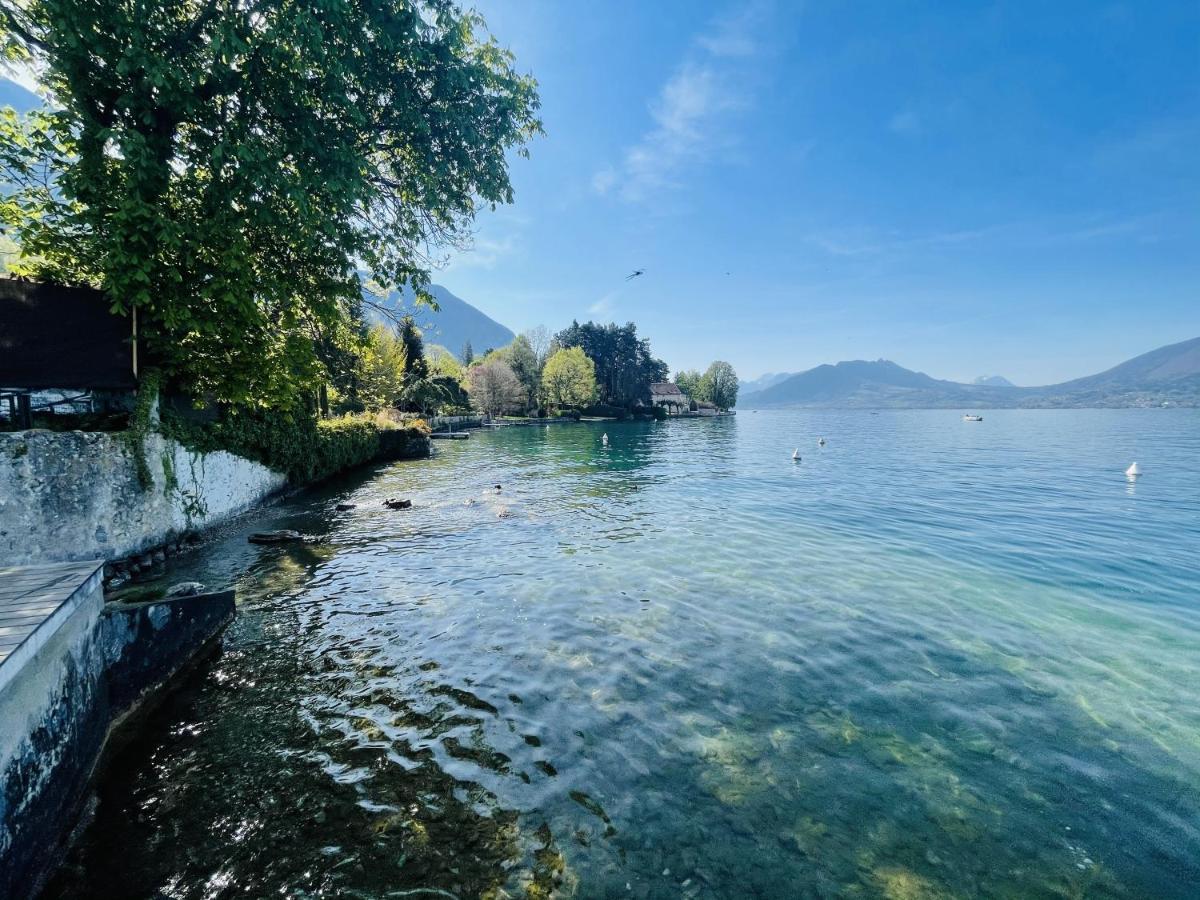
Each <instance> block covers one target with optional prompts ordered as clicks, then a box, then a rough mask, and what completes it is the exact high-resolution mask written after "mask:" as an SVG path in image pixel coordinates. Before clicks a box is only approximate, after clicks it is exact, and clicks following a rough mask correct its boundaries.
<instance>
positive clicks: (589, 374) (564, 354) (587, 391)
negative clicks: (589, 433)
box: [542, 347, 596, 410]
mask: <svg viewBox="0 0 1200 900" xmlns="http://www.w3.org/2000/svg"><path fill="white" fill-rule="evenodd" d="M542 390H543V391H544V392H545V395H546V399H547V401H549V403H551V404H552V405H553V406H555V407H557V408H558V409H559V410H563V409H578V408H580V407H583V406H586V405H587V404H589V403H591V402H592V400H593V399H594V398H595V396H596V367H595V364H594V363H593V362H592V361H591V359H589V358H588V356H587V354H585V353H584V352H583V348H581V347H567V348H565V349H563V350H559V351H557V352H556V353H555V354H554V355H553V356H551V357H550V358H549V359H548V360H546V366H545V368H544V369H543V371H542Z"/></svg>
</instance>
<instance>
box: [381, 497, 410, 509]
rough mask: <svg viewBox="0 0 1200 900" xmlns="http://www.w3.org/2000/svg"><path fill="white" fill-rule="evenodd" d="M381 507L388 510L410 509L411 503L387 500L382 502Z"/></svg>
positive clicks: (408, 501)
mask: <svg viewBox="0 0 1200 900" xmlns="http://www.w3.org/2000/svg"><path fill="white" fill-rule="evenodd" d="M383 505H384V506H386V507H387V508H388V509H411V508H412V501H411V500H392V499H391V498H388V499H387V500H384V501H383Z"/></svg>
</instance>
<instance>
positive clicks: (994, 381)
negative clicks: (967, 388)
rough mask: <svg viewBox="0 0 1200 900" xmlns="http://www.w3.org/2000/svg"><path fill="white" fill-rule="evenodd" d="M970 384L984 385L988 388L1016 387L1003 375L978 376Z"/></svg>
mask: <svg viewBox="0 0 1200 900" xmlns="http://www.w3.org/2000/svg"><path fill="white" fill-rule="evenodd" d="M971 384H986V385H987V386H988V387H1016V385H1015V384H1013V383H1012V382H1011V381H1009V380H1008V379H1007V378H1005V377H1004V376H1003V375H980V376H979V377H978V378H976V379H975V380H974V381H972V382H971Z"/></svg>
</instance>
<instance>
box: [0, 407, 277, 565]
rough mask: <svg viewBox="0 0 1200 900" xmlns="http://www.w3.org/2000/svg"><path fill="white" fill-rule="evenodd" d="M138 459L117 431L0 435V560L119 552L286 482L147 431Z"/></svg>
mask: <svg viewBox="0 0 1200 900" xmlns="http://www.w3.org/2000/svg"><path fill="white" fill-rule="evenodd" d="M141 455H142V459H143V460H144V462H145V463H146V465H147V466H148V468H149V477H150V483H144V473H143V476H139V474H138V469H139V466H138V459H137V455H136V454H135V453H134V452H133V448H131V446H130V443H129V440H128V439H127V438H126V437H125V436H124V435H122V434H113V433H106V432H83V431H67V432H53V431H40V430H34V431H18V432H11V433H4V434H0V558H2V559H4V560H5V562H6V563H8V564H10V565H24V564H29V563H48V562H63V561H67V560H84V559H97V558H99V559H108V560H113V559H120V558H123V557H127V556H134V555H136V554H140V553H144V552H146V551H148V550H151V549H154V548H157V547H161V546H162V545H163V544H164V543H168V542H170V541H172V540H173V539H176V538H178V537H179V536H181V535H184V534H186V533H189V532H192V531H196V530H200V529H204V528H209V527H211V526H213V525H216V524H218V523H220V522H222V521H225V520H226V519H228V518H230V517H232V516H234V515H236V514H238V513H240V512H243V511H245V510H247V509H249V508H251V507H252V506H255V505H257V504H258V503H261V502H262V501H263V500H264V499H266V498H267V497H269V496H270V495H272V494H274V493H276V492H278V491H280V490H282V489H283V487H284V486H285V485H286V484H287V477H286V476H285V475H283V474H282V473H280V472H276V471H273V470H272V469H269V468H267V467H266V466H264V465H260V464H259V463H256V462H253V461H251V460H248V459H243V458H242V457H240V456H235V455H234V454H232V453H226V452H224V451H218V452H214V453H196V452H193V451H190V450H188V449H187V448H186V447H184V446H183V445H181V444H179V443H178V442H176V441H173V440H171V439H169V438H165V437H163V436H162V435H160V434H157V433H151V434H149V435H148V436H147V437H146V438H145V440H144V441H143V445H142V454H141Z"/></svg>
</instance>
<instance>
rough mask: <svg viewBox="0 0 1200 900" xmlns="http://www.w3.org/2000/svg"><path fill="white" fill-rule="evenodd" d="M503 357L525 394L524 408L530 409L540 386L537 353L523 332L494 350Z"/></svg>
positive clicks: (533, 404) (540, 375) (540, 377)
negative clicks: (504, 345) (505, 344)
mask: <svg viewBox="0 0 1200 900" xmlns="http://www.w3.org/2000/svg"><path fill="white" fill-rule="evenodd" d="M496 355H497V356H499V357H500V358H501V359H503V360H504V361H505V362H506V363H508V366H509V368H510V369H512V371H513V374H514V375H516V376H517V381H519V382H521V390H522V391H523V392H524V394H525V408H526V409H531V408H532V407H534V406H536V405H537V398H538V394H539V393H540V391H541V386H542V366H541V364H540V362H539V361H538V356H537V353H535V352H534V350H533V347H532V346H531V345H530V343H529V338H527V337H526V336H525V335H523V334H519V335H517V336H516V337H515V338H514V339H513V342H512V343H511V344H509V345H508V346H507V347H504V348H502V349H500V350H497V351H496Z"/></svg>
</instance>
